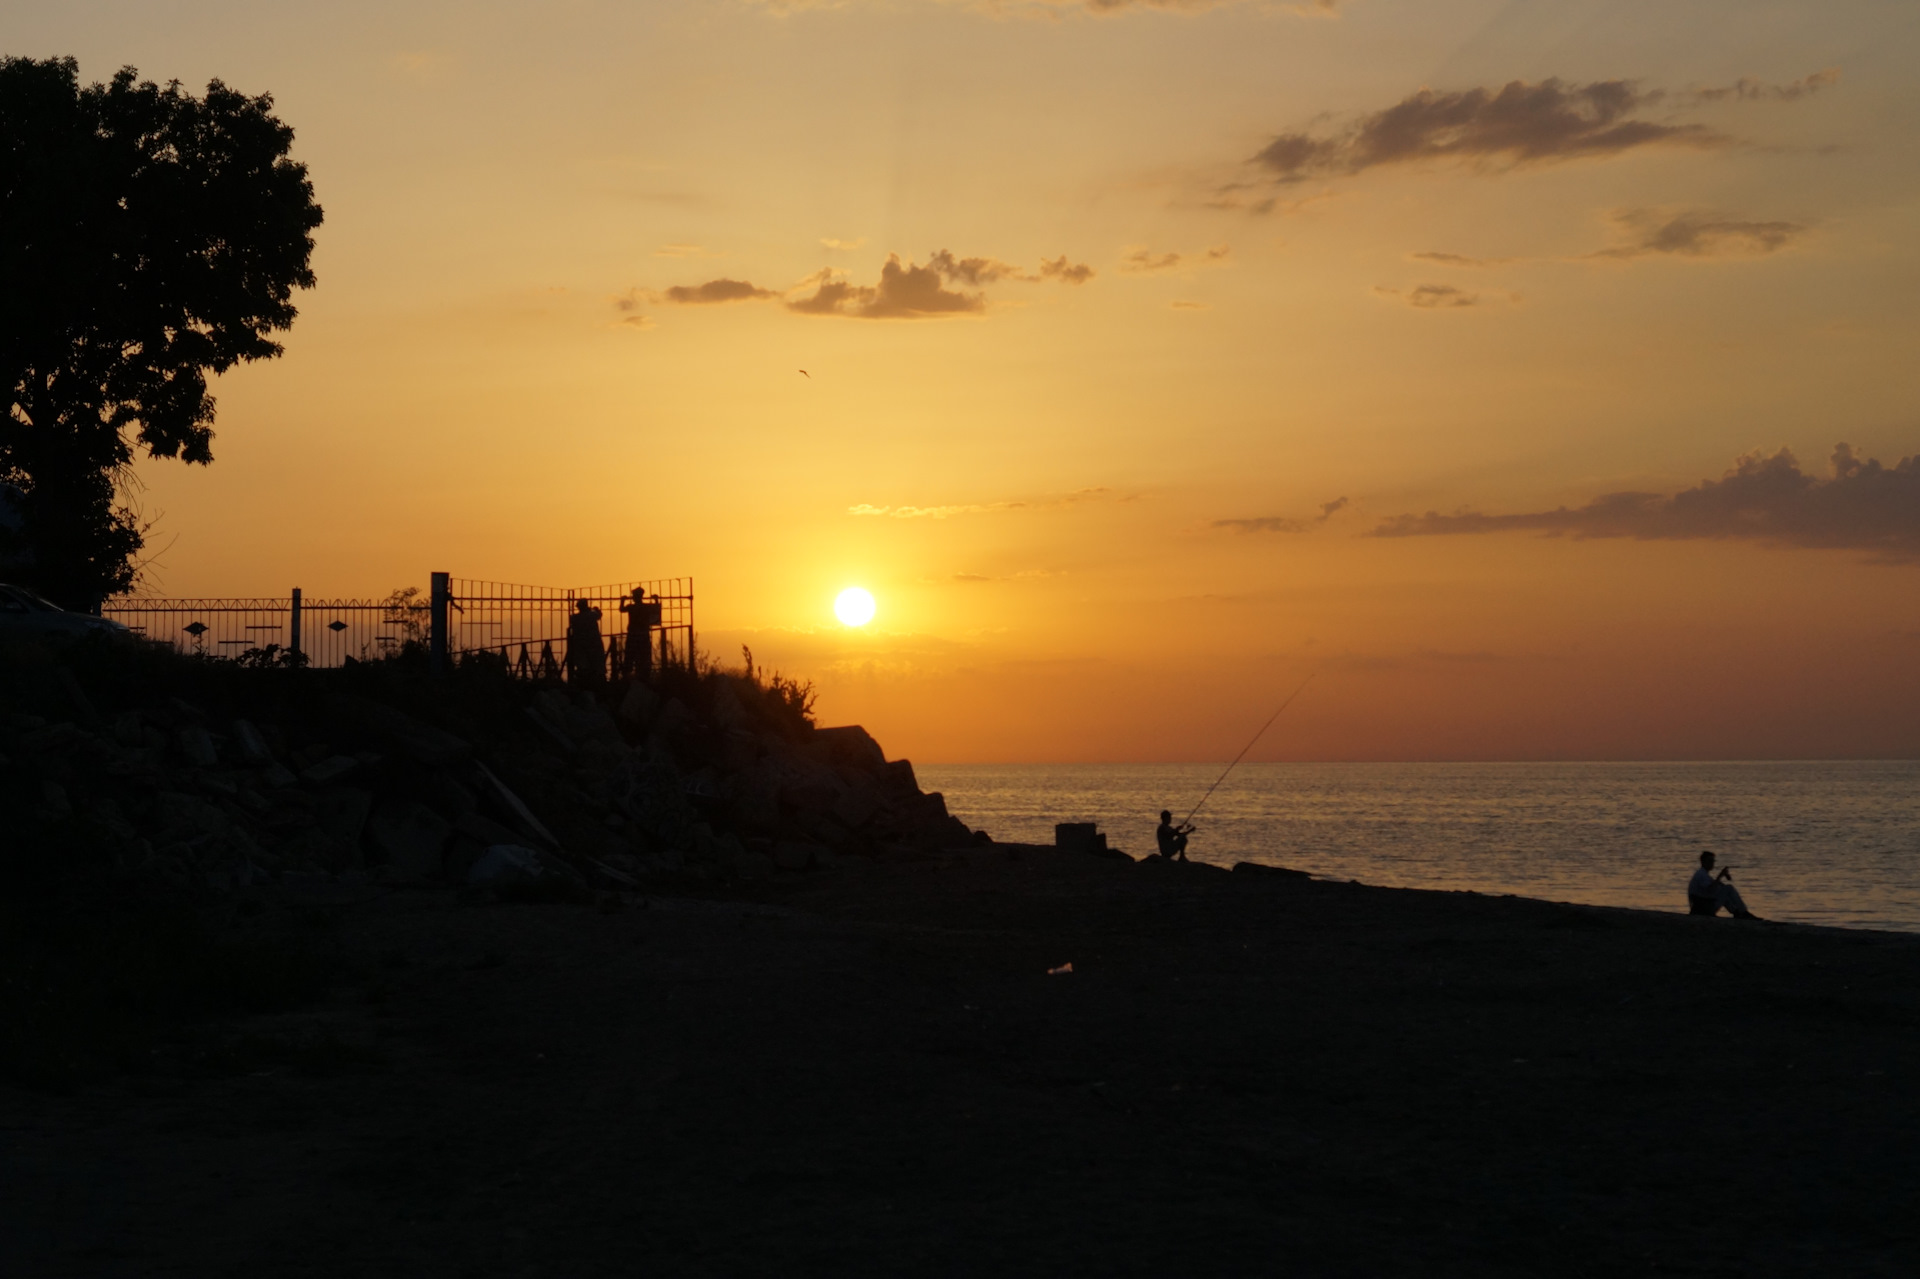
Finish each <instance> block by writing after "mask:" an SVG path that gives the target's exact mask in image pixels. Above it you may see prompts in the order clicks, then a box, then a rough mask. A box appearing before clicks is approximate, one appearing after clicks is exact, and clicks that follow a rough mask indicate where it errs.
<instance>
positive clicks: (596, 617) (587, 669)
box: [567, 599, 607, 688]
mask: <svg viewBox="0 0 1920 1279" xmlns="http://www.w3.org/2000/svg"><path fill="white" fill-rule="evenodd" d="M567 682H568V683H569V684H578V685H579V686H580V687H582V688H599V687H600V686H601V685H603V684H605V683H606V682H607V646H606V643H605V641H603V640H602V639H601V638H600V610H599V609H597V608H595V607H594V606H593V601H591V600H587V599H581V600H578V601H576V602H575V604H574V606H573V613H572V615H571V616H569V617H568V618H567Z"/></svg>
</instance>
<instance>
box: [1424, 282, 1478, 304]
mask: <svg viewBox="0 0 1920 1279" xmlns="http://www.w3.org/2000/svg"><path fill="white" fill-rule="evenodd" d="M1407 304H1408V305H1409V306H1417V307H1419V308H1420V309H1421V310H1423V311H1443V310H1453V309H1456V308H1459V307H1467V306H1479V305H1480V295H1479V294H1478V293H1468V292H1467V291H1466V290H1465V289H1461V288H1456V287H1455V286H1453V285H1451V284H1422V285H1419V286H1418V287H1416V288H1415V289H1414V290H1413V292H1411V293H1409V294H1407Z"/></svg>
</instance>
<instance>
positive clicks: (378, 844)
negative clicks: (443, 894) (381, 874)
mask: <svg viewBox="0 0 1920 1279" xmlns="http://www.w3.org/2000/svg"><path fill="white" fill-rule="evenodd" d="M452 833H453V827H452V826H451V825H450V824H448V822H447V820H446V819H445V818H443V817H441V816H440V814H438V813H436V812H434V811H433V810H432V809H431V808H428V807H427V806H426V805H425V804H422V803H418V802H416V801H413V800H408V801H406V802H405V803H401V804H396V805H394V806H392V807H391V808H382V809H381V810H380V811H379V812H377V813H375V814H374V815H373V817H372V819H371V820H370V821H368V823H367V839H368V842H370V843H371V844H372V845H373V846H374V847H375V848H377V849H379V850H380V851H382V852H383V853H385V854H386V856H387V878H388V879H391V880H396V881H398V882H400V883H418V882H420V881H421V880H426V879H432V878H434V877H435V876H437V875H439V873H440V861H441V857H442V856H443V855H444V854H445V853H446V850H447V836H449V835H450V834H452Z"/></svg>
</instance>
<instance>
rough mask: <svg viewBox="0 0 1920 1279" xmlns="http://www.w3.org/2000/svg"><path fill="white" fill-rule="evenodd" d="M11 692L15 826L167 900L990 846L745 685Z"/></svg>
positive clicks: (178, 673) (354, 684) (93, 685)
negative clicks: (275, 887)
mask: <svg viewBox="0 0 1920 1279" xmlns="http://www.w3.org/2000/svg"><path fill="white" fill-rule="evenodd" d="M5 674H6V677H7V678H6V683H4V684H0V694H4V703H3V704H0V779H3V780H0V788H3V789H4V792H5V798H6V799H7V800H8V803H7V808H8V809H9V811H10V812H11V813H13V814H14V816H13V817H12V818H10V819H9V821H10V822H11V823H12V824H13V825H14V827H15V832H16V834H18V835H21V836H23V837H24V838H25V840H26V841H27V842H31V843H33V844H35V845H38V846H44V847H46V848H48V849H50V850H54V855H57V856H59V857H62V858H66V859H72V860H73V861H74V862H75V863H76V864H81V865H93V866H97V867H99V868H101V869H103V870H104V869H106V868H108V867H112V868H115V869H116V870H118V871H121V872H128V873H132V874H135V875H141V876H147V877H152V878H154V879H157V880H161V881H166V882H170V883H173V884H176V885H180V886H188V887H195V888H198V887H202V886H204V887H208V888H212V889H230V888H235V887H240V886H244V885H248V884H253V883H259V882H273V881H282V882H298V881H300V880H303V879H305V880H315V881H317V880H320V879H321V878H322V877H325V878H328V879H336V880H340V879H344V880H355V879H367V880H374V881H380V882H385V883H392V884H473V885H487V886H492V887H495V888H498V889H503V890H504V889H508V888H510V887H519V888H527V887H529V886H531V887H536V888H539V889H545V890H559V891H568V890H582V889H621V888H633V887H639V886H642V885H644V884H646V883H648V882H662V881H668V882H670V881H671V880H674V879H682V880H690V881H702V880H707V881H711V880H721V879H729V878H735V877H755V876H766V875H773V874H776V873H800V872H806V871H808V870H811V869H813V868H816V867H822V866H828V865H831V864H833V863H835V862H836V861H838V860H839V859H843V858H850V857H851V858H911V857H916V856H922V855H925V854H926V853H928V852H932V851H937V850H941V849H948V848H955V847H960V846H965V845H968V844H971V843H974V842H984V841H986V840H987V837H986V836H985V835H984V834H977V833H975V832H973V831H970V830H968V829H967V828H966V827H965V826H964V825H963V824H962V823H960V822H959V821H958V820H957V819H955V818H953V817H951V816H950V815H948V813H947V811H946V806H945V804H944V802H943V801H942V799H941V797H940V796H939V795H938V794H926V793H924V792H922V791H921V790H920V788H919V785H918V784H917V782H916V780H915V778H914V773H913V766H912V764H910V763H909V762H907V761H906V760H892V761H889V760H888V759H887V758H886V757H885V754H884V753H883V752H882V750H881V748H880V746H879V744H878V743H877V742H875V741H874V739H873V738H872V737H871V736H870V735H869V734H868V733H867V732H866V731H865V730H864V729H861V728H859V727H854V726H849V727H840V728H820V727H816V726H814V725H813V724H812V723H811V722H810V720H809V719H808V718H807V716H806V715H804V714H803V713H801V712H799V711H796V710H795V708H793V707H792V706H791V705H790V704H789V703H788V702H787V701H785V700H784V699H782V698H781V697H779V696H778V695H777V693H776V692H774V691H771V690H769V689H767V688H764V687H762V686H761V685H760V684H759V683H758V682H757V681H756V680H754V679H753V678H752V677H750V676H745V675H739V674H728V673H721V672H706V673H703V674H702V675H700V676H698V677H695V676H691V675H688V674H686V673H684V672H674V671H670V672H665V673H663V674H662V675H661V677H660V678H659V680H658V681H657V682H656V683H654V684H652V685H649V684H641V683H633V684H625V685H616V686H614V687H611V688H608V689H605V690H601V691H599V692H594V693H590V692H584V691H578V690H572V689H568V688H565V687H559V686H545V687H542V686H534V685H527V684H520V683H515V682H514V681H512V680H509V679H507V678H506V677H505V676H504V675H501V674H499V673H498V672H493V671H488V670H477V671H476V670H460V671H456V672H453V673H452V674H450V675H448V676H447V677H445V678H443V679H439V680H435V679H433V678H431V677H430V676H428V675H427V674H426V673H425V672H424V671H422V670H418V669H414V668H409V667H407V666H406V665H405V664H404V663H397V662H395V663H368V664H363V665H361V666H359V667H357V668H350V669H347V670H341V671H307V670H243V669H237V668H235V667H233V665H232V664H231V663H210V662H193V661H188V660H183V659H178V658H173V657H171V656H169V655H161V654H154V653H139V654H133V655H130V654H127V653H115V652H110V651H105V650H101V651H91V652H85V653H79V654H74V653H54V654H46V653H40V654H29V655H27V656H26V657H24V658H23V657H21V656H20V655H17V654H15V655H12V656H11V657H10V660H9V663H8V667H7V670H6V672H5Z"/></svg>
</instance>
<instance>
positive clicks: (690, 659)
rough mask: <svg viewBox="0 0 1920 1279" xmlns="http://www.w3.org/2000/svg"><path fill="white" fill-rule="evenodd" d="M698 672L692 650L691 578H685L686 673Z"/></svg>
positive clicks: (697, 661) (694, 673) (697, 660)
mask: <svg viewBox="0 0 1920 1279" xmlns="http://www.w3.org/2000/svg"><path fill="white" fill-rule="evenodd" d="M699 673H700V659H699V658H698V657H697V656H696V655H695V653H694V651H693V579H692V578H688V579H687V674H689V675H698V674H699Z"/></svg>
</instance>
